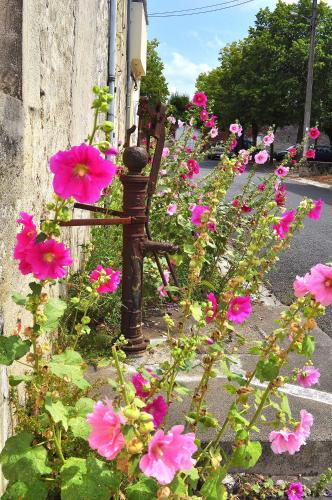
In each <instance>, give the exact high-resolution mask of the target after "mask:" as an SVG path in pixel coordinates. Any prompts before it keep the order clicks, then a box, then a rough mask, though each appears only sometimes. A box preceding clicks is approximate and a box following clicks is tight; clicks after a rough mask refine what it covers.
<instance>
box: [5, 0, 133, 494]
mask: <svg viewBox="0 0 332 500" xmlns="http://www.w3.org/2000/svg"><path fill="white" fill-rule="evenodd" d="M107 4H108V2H107V0H48V1H45V0H33V1H27V2H23V0H0V26H1V28H0V68H1V74H0V79H1V81H0V151H1V153H0V202H1V210H0V222H1V223H0V316H1V317H0V323H1V318H3V321H4V333H5V334H6V335H8V334H11V332H12V330H13V328H14V326H15V323H16V320H17V318H18V317H20V314H21V311H20V310H19V309H18V308H17V307H16V306H15V305H13V304H12V302H11V298H10V297H11V294H12V293H13V292H14V291H19V292H21V293H24V292H25V291H26V290H27V283H28V277H27V279H26V278H25V277H22V276H21V275H19V273H18V271H17V265H16V263H15V262H14V261H13V260H12V249H13V244H14V241H15V234H16V232H17V225H16V223H15V219H16V218H17V216H18V213H19V212H20V211H21V210H24V211H27V212H30V213H33V214H34V215H35V220H36V222H37V223H39V221H40V219H41V218H42V217H43V213H42V210H43V204H44V202H45V200H49V199H50V196H51V180H52V179H51V175H50V172H49V169H48V160H49V158H50V156H51V155H52V154H53V153H54V152H56V151H57V150H59V149H67V148H68V147H70V146H72V145H75V144H80V143H81V142H82V141H83V140H84V138H85V137H86V135H87V133H88V132H89V130H90V128H91V123H92V111H91V109H90V105H91V100H92V94H91V88H92V86H93V85H95V84H100V85H106V84H107V65H108V37H107V35H108V5H107ZM125 5H126V1H125V0H119V12H122V14H121V15H120V16H119V17H118V20H119V21H118V23H119V25H118V46H119V53H118V54H119V55H118V65H117V78H118V82H117V89H118V97H117V122H118V123H121V124H123V123H124V113H125V106H124V105H123V102H125V82H126V64H125V62H126V57H125V55H126V36H127V34H126V22H125V21H126V9H125ZM118 133H119V134H120V135H122V136H123V135H124V130H123V125H120V126H119V131H118ZM75 216H79V214H77V213H75ZM63 232H64V239H66V241H67V243H71V246H72V253H73V257H74V258H75V260H76V263H78V262H79V255H78V253H77V248H78V247H77V243H78V242H82V241H84V239H85V238H86V232H84V231H83V230H82V229H81V228H72V229H69V228H68V229H64V230H63ZM55 293H56V291H55ZM22 319H24V318H22ZM0 377H1V380H0V383H1V385H0V421H1V426H0V448H1V447H2V445H3V443H4V441H5V439H6V437H7V435H8V431H9V417H8V408H7V382H6V370H5V369H2V371H1V372H0ZM0 481H1V479H0ZM0 491H1V488H0Z"/></svg>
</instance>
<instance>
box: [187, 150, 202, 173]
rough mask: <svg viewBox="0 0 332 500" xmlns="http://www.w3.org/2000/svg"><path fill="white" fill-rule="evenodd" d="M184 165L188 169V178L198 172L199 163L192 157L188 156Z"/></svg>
mask: <svg viewBox="0 0 332 500" xmlns="http://www.w3.org/2000/svg"><path fill="white" fill-rule="evenodd" d="M190 152H191V151H190ZM186 166H187V170H188V177H189V179H192V178H193V176H194V175H197V174H199V164H198V163H197V161H196V160H194V159H193V158H190V159H189V160H187V163H186ZM186 177H187V176H186Z"/></svg>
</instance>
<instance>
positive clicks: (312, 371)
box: [296, 366, 320, 389]
mask: <svg viewBox="0 0 332 500" xmlns="http://www.w3.org/2000/svg"><path fill="white" fill-rule="evenodd" d="M319 377H320V372H319V370H317V368H315V367H314V366H304V367H303V368H302V370H300V371H299V372H298V374H297V375H296V379H297V381H298V383H299V384H300V385H301V386H302V387H305V388H306V389H307V388H308V387H311V386H312V385H315V384H317V382H318V380H319Z"/></svg>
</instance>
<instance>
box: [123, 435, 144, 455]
mask: <svg viewBox="0 0 332 500" xmlns="http://www.w3.org/2000/svg"><path fill="white" fill-rule="evenodd" d="M143 448H144V444H143V442H142V441H141V440H140V439H138V438H137V437H134V438H133V439H131V440H130V441H129V443H128V444H127V451H128V453H129V454H130V455H136V454H138V453H141V451H142V450H143Z"/></svg>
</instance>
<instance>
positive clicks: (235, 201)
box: [232, 198, 240, 208]
mask: <svg viewBox="0 0 332 500" xmlns="http://www.w3.org/2000/svg"><path fill="white" fill-rule="evenodd" d="M239 204H240V200H238V199H237V198H234V200H233V201H232V205H233V207H234V208H237V207H238V206H239Z"/></svg>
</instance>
